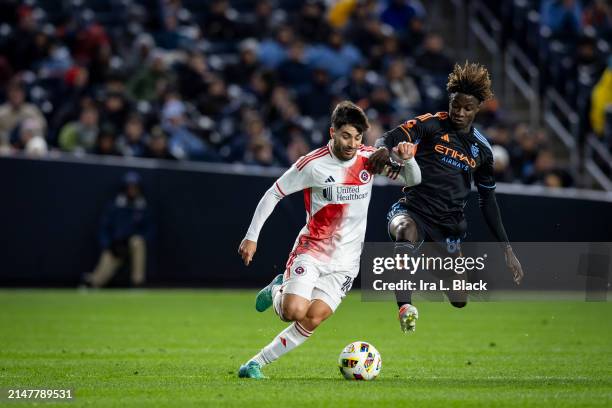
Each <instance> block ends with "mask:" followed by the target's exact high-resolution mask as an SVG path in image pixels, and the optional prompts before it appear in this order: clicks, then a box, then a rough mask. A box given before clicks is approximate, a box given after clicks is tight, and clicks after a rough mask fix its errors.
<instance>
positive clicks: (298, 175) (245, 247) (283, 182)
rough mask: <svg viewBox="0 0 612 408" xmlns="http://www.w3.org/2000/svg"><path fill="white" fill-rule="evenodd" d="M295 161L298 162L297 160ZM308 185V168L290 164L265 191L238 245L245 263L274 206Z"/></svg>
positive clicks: (252, 251) (250, 255) (247, 262)
mask: <svg viewBox="0 0 612 408" xmlns="http://www.w3.org/2000/svg"><path fill="white" fill-rule="evenodd" d="M297 163H300V161H299V160H298V162H297ZM309 185H310V169H309V167H308V166H305V167H301V166H300V167H298V166H296V164H294V165H293V166H291V168H290V169H289V170H287V171H286V172H285V173H284V174H283V175H282V176H281V177H280V178H279V179H278V180H276V182H275V183H274V184H273V185H272V187H270V188H269V189H268V191H266V193H265V194H264V195H263V197H262V198H261V200H259V204H257V208H256V209H255V214H253V218H252V219H251V224H250V225H249V229H248V231H247V233H246V235H245V237H244V239H243V240H242V241H241V242H240V245H239V246H238V254H239V255H240V257H241V258H242V261H243V262H244V264H245V265H247V266H248V265H249V264H250V263H251V261H252V260H253V256H254V255H255V251H256V250H257V239H258V238H259V233H260V232H261V229H262V228H263V226H264V223H265V222H266V220H267V219H268V217H269V216H270V214H272V211H274V207H276V204H278V202H279V201H280V200H282V199H283V197H285V196H286V195H289V194H292V193H295V192H296V191H301V190H303V189H305V188H306V187H308V186H309Z"/></svg>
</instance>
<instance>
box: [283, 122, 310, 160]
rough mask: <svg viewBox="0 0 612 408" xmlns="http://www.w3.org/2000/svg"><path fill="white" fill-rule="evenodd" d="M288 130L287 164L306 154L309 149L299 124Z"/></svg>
mask: <svg viewBox="0 0 612 408" xmlns="http://www.w3.org/2000/svg"><path fill="white" fill-rule="evenodd" d="M288 132H289V133H288V134H289V144H288V145H287V161H288V164H293V163H295V162H296V161H297V160H298V159H299V158H300V157H302V156H305V155H306V154H308V152H310V150H311V149H310V145H309V144H308V141H307V140H306V137H305V136H304V133H303V131H302V129H301V128H300V127H299V126H297V125H295V126H294V127H293V128H290V129H288Z"/></svg>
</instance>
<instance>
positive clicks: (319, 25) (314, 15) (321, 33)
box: [292, 0, 330, 43]
mask: <svg viewBox="0 0 612 408" xmlns="http://www.w3.org/2000/svg"><path fill="white" fill-rule="evenodd" d="M292 26H293V27H296V31H297V34H298V35H299V36H300V38H302V39H303V40H304V41H306V42H308V43H319V42H323V41H325V40H326V39H327V37H328V34H329V32H330V27H329V24H328V23H327V21H326V20H325V5H324V4H323V2H322V1H317V0H307V1H305V2H304V4H303V5H302V9H301V10H300V13H299V14H298V15H297V16H295V19H294V22H293V24H292Z"/></svg>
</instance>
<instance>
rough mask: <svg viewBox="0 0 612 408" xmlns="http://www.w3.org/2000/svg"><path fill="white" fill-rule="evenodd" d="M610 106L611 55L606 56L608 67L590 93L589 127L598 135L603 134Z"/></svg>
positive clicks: (611, 98)
mask: <svg viewBox="0 0 612 408" xmlns="http://www.w3.org/2000/svg"><path fill="white" fill-rule="evenodd" d="M610 106H612V56H610V57H608V67H607V68H606V70H605V71H604V73H603V74H602V75H601V78H600V79H599V82H597V84H596V85H595V87H593V92H592V94H591V113H590V119H591V127H592V128H593V131H594V132H595V133H596V134H597V135H598V136H600V137H601V136H603V134H604V128H605V117H606V110H607V109H610Z"/></svg>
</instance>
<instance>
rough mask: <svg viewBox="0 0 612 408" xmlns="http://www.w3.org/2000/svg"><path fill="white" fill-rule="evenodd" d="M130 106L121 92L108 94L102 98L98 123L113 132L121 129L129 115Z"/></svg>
mask: <svg viewBox="0 0 612 408" xmlns="http://www.w3.org/2000/svg"><path fill="white" fill-rule="evenodd" d="M130 110H131V109H130V105H129V104H128V101H127V100H126V98H125V96H124V95H123V93H121V92H108V93H106V94H105V95H104V96H103V97H102V110H101V112H100V122H101V123H104V125H105V126H110V127H112V128H113V129H114V131H115V132H120V131H121V129H123V126H124V124H125V121H126V120H127V118H128V115H129V113H130Z"/></svg>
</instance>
